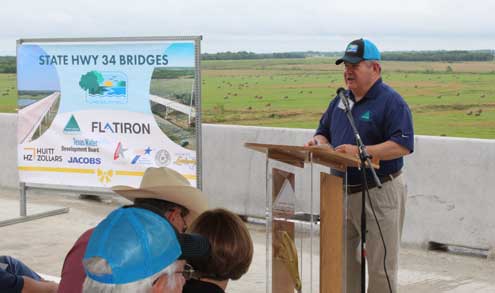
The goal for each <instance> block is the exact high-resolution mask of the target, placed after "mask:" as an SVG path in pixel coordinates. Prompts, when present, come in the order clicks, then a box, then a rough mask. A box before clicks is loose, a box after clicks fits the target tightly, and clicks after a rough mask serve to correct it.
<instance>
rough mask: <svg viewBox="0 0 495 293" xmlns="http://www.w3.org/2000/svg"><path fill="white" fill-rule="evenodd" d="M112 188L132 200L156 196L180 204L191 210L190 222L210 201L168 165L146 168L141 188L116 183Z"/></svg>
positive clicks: (188, 217) (206, 207)
mask: <svg viewBox="0 0 495 293" xmlns="http://www.w3.org/2000/svg"><path fill="white" fill-rule="evenodd" d="M112 190H113V191H114V192H115V193H117V194H120V195H122V196H123V197H125V198H127V199H129V200H131V201H134V199H136V198H154V199H161V200H166V201H169V202H173V203H176V204H179V205H181V206H183V207H185V208H187V209H188V210H189V215H188V216H187V220H188V222H192V221H193V220H194V219H195V218H196V217H197V216H198V215H199V214H201V213H202V212H204V211H205V210H207V209H208V201H207V199H206V196H205V195H204V194H203V193H202V192H201V190H199V189H197V188H194V187H192V186H191V185H190V184H189V181H188V180H187V179H186V178H185V177H184V176H182V175H181V174H179V173H178V172H176V171H175V170H172V169H169V168H166V167H161V168H153V167H150V168H148V169H146V171H145V172H144V175H143V178H142V179H141V185H140V186H139V188H134V187H131V186H125V185H116V186H113V187H112Z"/></svg>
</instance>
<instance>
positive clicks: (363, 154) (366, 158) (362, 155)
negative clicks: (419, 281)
mask: <svg viewBox="0 0 495 293" xmlns="http://www.w3.org/2000/svg"><path fill="white" fill-rule="evenodd" d="M337 95H338V96H339V98H340V100H341V101H342V104H344V108H345V110H344V111H345V114H346V116H347V120H349V123H350V124H351V127H352V131H353V132H354V137H355V139H356V145H357V147H358V150H359V159H360V161H361V163H360V168H361V174H362V176H363V177H362V186H363V190H362V193H361V200H362V202H361V292H362V293H366V192H367V190H368V181H367V179H366V163H367V164H368V166H369V167H370V169H371V174H372V175H373V180H374V181H375V183H376V186H377V187H378V188H382V183H381V182H380V179H379V178H378V176H377V175H376V172H375V169H373V167H371V155H370V154H369V153H368V151H367V150H366V146H365V145H364V143H363V141H362V140H361V136H359V132H358V130H357V128H356V123H355V122H354V117H353V116H352V113H351V107H350V105H349V100H348V98H347V96H346V95H345V89H344V88H339V89H338V90H337Z"/></svg>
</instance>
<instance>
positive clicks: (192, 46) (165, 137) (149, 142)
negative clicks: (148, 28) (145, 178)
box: [17, 37, 201, 189]
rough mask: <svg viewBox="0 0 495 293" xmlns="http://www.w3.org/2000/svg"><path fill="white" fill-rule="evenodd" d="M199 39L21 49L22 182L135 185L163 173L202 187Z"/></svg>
mask: <svg viewBox="0 0 495 293" xmlns="http://www.w3.org/2000/svg"><path fill="white" fill-rule="evenodd" d="M200 40H201V37H161V38H158V37H157V38H109V39H99V38H98V39H66V40H64V39H52V40H49V39H40V40H20V41H18V46H17V85H18V91H19V100H18V108H19V115H18V119H19V120H18V132H17V134H18V138H17V139H18V169H19V178H20V182H23V183H25V184H48V185H51V186H53V185H61V186H74V187H81V188H82V189H84V188H85V187H88V188H104V189H106V188H108V187H111V186H113V185H130V186H139V184H140V181H141V177H142V175H143V174H144V171H145V170H146V169H147V168H148V167H168V168H171V169H174V170H176V171H178V172H179V173H181V174H182V175H183V176H184V177H186V178H187V179H188V180H189V182H190V183H191V185H192V186H198V187H201V178H200V176H199V175H198V174H200V169H201V164H200V163H197V158H200V157H201V156H200V149H201V140H200V137H201V133H200V129H201V124H200V117H199V116H200V111H199V109H200V100H201V98H200V97H201V90H200V72H199V42H200Z"/></svg>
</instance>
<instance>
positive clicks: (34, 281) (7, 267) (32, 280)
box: [0, 256, 58, 293]
mask: <svg viewBox="0 0 495 293" xmlns="http://www.w3.org/2000/svg"><path fill="white" fill-rule="evenodd" d="M57 288H58V285H57V284H55V283H53V282H48V281H45V280H43V279H42V278H41V277H40V276H39V275H38V274H37V273H35V272H34V271H33V270H31V269H30V268H29V267H28V266H26V265H25V264H24V263H22V262H21V261H20V260H17V259H15V258H13V257H10V256H0V292H4V293H10V292H12V293H18V292H19V293H21V292H22V293H29V292H39V293H44V292H46V293H55V292H57Z"/></svg>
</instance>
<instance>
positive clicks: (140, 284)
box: [82, 257, 177, 293]
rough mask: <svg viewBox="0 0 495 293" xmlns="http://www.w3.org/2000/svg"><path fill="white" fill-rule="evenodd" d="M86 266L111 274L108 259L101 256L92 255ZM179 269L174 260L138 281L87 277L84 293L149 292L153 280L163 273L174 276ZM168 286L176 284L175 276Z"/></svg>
mask: <svg viewBox="0 0 495 293" xmlns="http://www.w3.org/2000/svg"><path fill="white" fill-rule="evenodd" d="M83 263H84V267H85V268H86V269H87V270H88V271H90V272H91V273H93V274H111V273H112V268H111V267H110V266H109V265H108V263H107V261H106V260H105V259H103V258H100V257H92V258H90V259H88V260H84V261H83ZM176 271H177V262H176V261H175V262H173V263H172V264H170V265H169V266H168V267H166V268H164V269H163V270H161V271H160V272H158V273H156V274H154V275H152V276H150V277H148V278H146V279H142V280H139V281H136V282H132V283H127V284H105V283H100V282H98V281H95V280H93V279H91V278H89V277H86V279H85V280H84V284H83V290H82V292H83V293H131V292H132V293H134V292H136V293H149V292H151V289H152V287H153V282H154V281H155V280H156V279H158V278H159V277H160V276H162V275H163V274H167V275H168V276H173V275H174V274H175V272H176ZM168 280H169V284H168V287H170V288H172V287H174V286H175V278H169V279H168Z"/></svg>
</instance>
